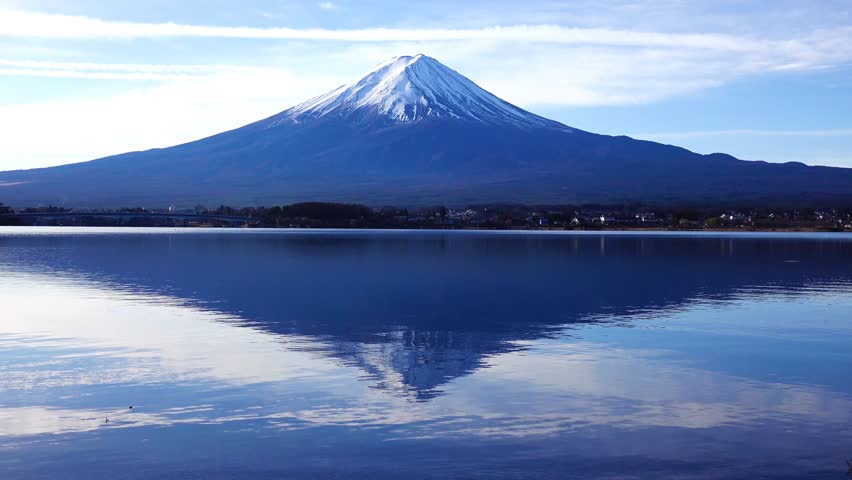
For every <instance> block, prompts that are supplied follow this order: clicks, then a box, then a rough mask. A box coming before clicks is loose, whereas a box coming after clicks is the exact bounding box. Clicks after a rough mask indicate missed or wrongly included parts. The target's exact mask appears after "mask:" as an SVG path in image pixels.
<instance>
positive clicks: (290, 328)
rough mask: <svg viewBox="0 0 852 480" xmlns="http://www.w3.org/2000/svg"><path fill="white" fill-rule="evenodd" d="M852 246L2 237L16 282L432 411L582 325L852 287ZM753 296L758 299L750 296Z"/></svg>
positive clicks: (720, 241) (579, 239)
mask: <svg viewBox="0 0 852 480" xmlns="http://www.w3.org/2000/svg"><path fill="white" fill-rule="evenodd" d="M850 261H852V243H850V242H846V241H842V240H838V239H823V240H806V239H790V238H788V239H783V238H780V239H767V238H737V239H733V238H718V237H716V238H713V237H660V236H656V237H655V236H598V235H572V236H555V235H554V236H551V235H515V234H512V235H503V234H482V233H450V234H443V233H437V232H429V233H422V234H421V233H399V232H384V233H369V232H356V231H349V232H341V233H322V232H311V233H284V232H275V233H252V234H247V233H224V234H204V233H198V234H196V233H181V234H175V235H163V234H159V235H78V236H63V237H59V236H33V237H18V236H10V237H0V268H3V269H10V270H36V271H39V272H42V273H43V272H65V273H66V274H68V275H72V276H84V277H86V278H89V279H92V280H96V281H99V282H108V283H110V284H111V285H113V286H114V287H115V288H122V289H128V290H132V291H136V292H143V293H144V292H155V293H158V294H164V295H170V296H173V297H176V298H180V299H184V300H185V301H186V302H189V303H192V304H194V305H199V306H203V307H205V308H210V309H214V310H218V311H222V312H225V313H229V314H234V315H238V316H240V317H241V318H244V319H245V320H246V322H247V323H251V324H252V325H255V326H259V327H260V328H263V329H265V330H267V331H270V332H273V333H277V334H298V335H300V336H309V337H314V338H316V339H317V340H318V342H317V345H318V346H317V347H316V348H317V349H320V350H322V351H323V353H324V354H327V355H330V356H333V357H335V358H338V359H340V360H341V361H343V362H345V363H347V364H351V365H357V366H358V367H360V368H362V369H363V370H364V371H365V372H366V373H367V374H368V375H369V376H371V377H372V378H374V379H375V381H376V382H377V386H378V387H379V388H386V389H389V390H391V391H394V392H397V393H400V394H404V395H406V396H409V397H411V398H416V399H420V400H425V399H428V398H431V397H432V396H434V395H435V394H437V393H438V389H439V387H440V386H441V385H443V384H445V383H446V382H448V381H449V380H452V379H453V378H457V377H459V376H462V375H466V374H468V373H470V372H472V371H473V370H475V369H477V368H479V367H481V365H482V364H483V361H484V360H485V359H486V358H487V357H488V356H490V355H495V354H499V353H503V352H506V351H509V350H511V349H515V348H518V347H517V344H516V342H518V341H522V340H530V339H535V338H541V337H542V336H547V335H549V334H551V333H553V332H555V331H558V330H560V329H562V328H564V326H565V325H567V324H572V323H579V322H588V321H593V320H594V319H600V318H606V319H618V318H620V317H624V316H626V315H633V314H637V313H648V314H653V313H655V312H661V313H662V312H664V311H667V310H670V309H673V308H677V307H679V306H684V305H686V304H688V303H690V302H694V301H697V300H709V299H718V300H726V299H731V298H733V297H735V296H736V295H740V294H748V295H760V294H761V292H769V293H773V292H774V293H782V292H790V291H792V292H810V291H813V289H817V288H819V287H820V286H821V285H825V284H827V283H836V282H842V283H846V282H849V280H850V274H849V271H850V270H849V267H850ZM744 292H745V293H744Z"/></svg>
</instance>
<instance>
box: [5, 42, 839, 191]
mask: <svg viewBox="0 0 852 480" xmlns="http://www.w3.org/2000/svg"><path fill="white" fill-rule="evenodd" d="M47 141H49V139H47ZM306 200H317V201H340V202H358V203H366V204H371V205H390V204H393V205H401V206H416V205H435V204H447V205H456V204H458V205H462V204H469V203H489V202H491V203H494V202H500V203H528V204H529V203H550V204H558V203H588V202H624V201H641V202H651V203H655V202H656V203H669V204H672V203H675V204H687V203H705V204H706V203H717V204H735V203H761V204H767V205H768V204H784V205H799V204H800V205H808V204H839V203H852V169H842V168H829V167H811V166H806V165H804V164H800V163H786V164H772V163H766V162H750V161H742V160H738V159H736V158H734V157H731V156H729V155H724V154H712V155H699V154H696V153H693V152H690V151H688V150H685V149H683V148H679V147H675V146H670V145H662V144H659V143H654V142H648V141H641V140H635V139H632V138H629V137H624V136H617V137H613V136H607V135H597V134H593V133H589V132H585V131H582V130H577V129H575V128H571V127H568V126H566V125H563V124H561V123H558V122H556V121H553V120H548V119H546V118H543V117H540V116H538V115H535V114H533V113H530V112H527V111H525V110H523V109H521V108H518V107H516V106H514V105H511V104H510V103H508V102H505V101H503V100H501V99H499V98H497V97H496V96H494V95H492V94H490V93H488V92H486V91H485V90H483V89H482V88H480V87H478V86H477V85H476V84H474V83H473V82H472V81H470V80H468V79H467V78H466V77H464V76H462V75H461V74H459V73H457V72H456V71H454V70H452V69H450V68H448V67H446V66H444V65H443V64H441V63H440V62H438V61H437V60H435V59H433V58H430V57H426V56H423V55H417V56H414V57H397V58H393V59H391V60H389V61H388V62H385V63H383V64H381V65H379V66H378V67H377V68H375V69H374V70H372V71H370V72H369V73H367V74H366V75H365V76H364V77H363V78H361V79H360V80H358V81H357V82H355V83H352V84H349V85H345V86H342V87H340V88H338V89H336V90H334V91H332V92H329V93H327V94H325V95H322V96H320V97H316V98H314V99H311V100H308V101H307V102H305V103H302V104H300V105H298V106H296V107H293V108H291V109H289V110H285V111H284V112H281V113H279V114H277V115H275V116H272V117H270V118H267V119H265V120H261V121H259V122H256V123H252V124H250V125H246V126H244V127H242V128H238V129H236V130H231V131H228V132H225V133H221V134H218V135H214V136H212V137H209V138H205V139H202V140H198V141H195V142H191V143H187V144H183V145H178V146H174V147H170V148H164V149H154V150H148V151H144V152H133V153H125V154H121V155H116V156H112V157H106V158H101V159H98V160H93V161H90V162H84V163H77V164H71V165H64V166H59V167H52V168H43V169H35V170H21V171H13V172H3V173H0V201H2V202H4V203H7V204H11V205H12V206H35V205H44V204H54V205H68V206H78V207H94V206H102V207H110V206H128V205H144V206H151V207H156V206H165V205H175V206H178V207H188V206H193V205H195V204H199V203H201V204H207V205H219V204H232V205H271V204H282V203H293V202H298V201H306Z"/></svg>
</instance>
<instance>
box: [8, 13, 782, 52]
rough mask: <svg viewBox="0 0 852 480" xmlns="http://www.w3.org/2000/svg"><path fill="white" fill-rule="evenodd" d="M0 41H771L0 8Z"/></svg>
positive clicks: (742, 44)
mask: <svg viewBox="0 0 852 480" xmlns="http://www.w3.org/2000/svg"><path fill="white" fill-rule="evenodd" d="M0 36H5V37H18V38H66V39H117V38H127V39H133V38H162V37H208V38H243V39H268V40H314V41H343V42H400V41H445V40H455V41H464V40H491V41H494V40H499V41H523V42H536V43H556V44H573V45H607V46H636V47H672V48H707V49H714V50H729V51H750V50H763V49H765V48H767V47H771V46H772V43H771V42H765V41H760V40H754V39H748V38H743V37H736V36H731V35H723V34H714V33H707V34H704V33H700V34H674V33H659V32H639V31H629V30H613V29H603V28H573V27H565V26H560V25H510V26H495V27H487V28H477V29H441V28H438V29H434V28H426V29H417V28H414V29H408V28H403V29H400V28H366V29H340V30H330V29H319V28H309V29H297V28H280V27H279V28H257V27H226V26H205V25H187V24H177V23H138V22H124V21H107V20H102V19H98V18H91V17H85V16H73V15H58V14H49V13H40V12H29V11H21V10H2V9H0Z"/></svg>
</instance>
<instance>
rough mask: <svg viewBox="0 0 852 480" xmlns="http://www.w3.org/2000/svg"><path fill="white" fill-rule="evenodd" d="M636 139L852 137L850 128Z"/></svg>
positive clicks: (702, 132)
mask: <svg viewBox="0 0 852 480" xmlns="http://www.w3.org/2000/svg"><path fill="white" fill-rule="evenodd" d="M631 136H633V137H636V138H667V139H686V138H704V137H852V128H833V129H824V130H755V129H736V130H696V131H685V132H653V133H637V134H632V135H631Z"/></svg>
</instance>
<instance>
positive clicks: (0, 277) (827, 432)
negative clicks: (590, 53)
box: [0, 229, 852, 479]
mask: <svg viewBox="0 0 852 480" xmlns="http://www.w3.org/2000/svg"><path fill="white" fill-rule="evenodd" d="M118 232H123V233H118ZM127 232H128V231H121V230H118V231H111V230H97V229H88V230H86V229H77V230H75V229H64V230H63V229H58V230H50V229H37V230H19V229H18V230H16V229H4V230H0V308H1V309H2V310H0V478H3V479H6V478H9V479H31V478H66V479H116V478H122V479H124V478H127V479H137V478H189V479H196V478H198V479H200V478H204V479H208V478H209V479H220V478H222V479H224V478H229V479H230V478H251V479H264V478H286V479H300V478H370V479H375V478H393V479H397V478H441V479H443V478H465V479H466V478H559V479H563V478H608V479H615V478H618V479H628V478H629V479H634V478H649V479H656V478H700V479H704V478H833V479H842V478H846V471H847V468H848V467H847V465H846V461H847V460H849V459H852V236H848V235H847V236H844V235H790V236H783V235H750V236H749V235H721V236H706V235H691V234H690V235H659V234H656V235H655V234H635V235H634V234H629V235H624V234H622V235H616V234H609V235H598V234H587V235H577V234H567V235H563V234H555V235H554V234H536V233H486V232H470V233H464V232H450V233H441V232H426V233H418V232H362V231H342V232H333V231H331V232H328V231H326V232H323V231H296V232H288V231H271V232H262V231H221V230H219V231H200V230H182V231H165V230H152V231H138V230H130V231H129V232H130V233H127ZM131 405H132V406H133V408H132V409H131V408H129V407H130V406H131ZM107 419H109V421H108V422H107Z"/></svg>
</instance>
